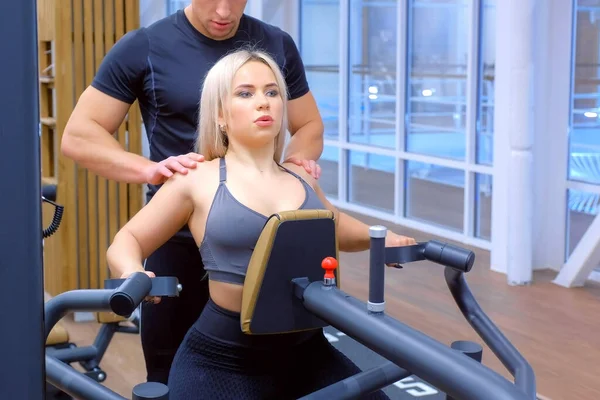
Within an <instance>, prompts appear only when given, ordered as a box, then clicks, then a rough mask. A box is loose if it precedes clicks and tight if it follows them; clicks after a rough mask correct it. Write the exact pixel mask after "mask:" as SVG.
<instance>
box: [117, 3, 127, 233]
mask: <svg viewBox="0 0 600 400" xmlns="http://www.w3.org/2000/svg"><path fill="white" fill-rule="evenodd" d="M123 1H124V0H115V35H116V40H117V41H118V40H119V39H120V38H121V37H122V36H123V35H124V34H125V32H126V31H125V4H124V3H123ZM117 140H118V141H119V143H120V144H121V146H122V147H123V148H124V149H127V131H126V124H125V123H123V124H121V126H119V130H118V132H117ZM128 188H129V185H128V184H126V183H123V182H120V183H119V185H118V188H117V192H118V198H119V203H118V224H119V227H121V226H123V225H125V224H126V223H127V221H128V219H129V218H128V217H129V213H128V211H127V210H128V208H129V205H128V203H129V193H128V192H129V189H128Z"/></svg>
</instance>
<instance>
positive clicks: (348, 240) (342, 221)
mask: <svg viewBox="0 0 600 400" xmlns="http://www.w3.org/2000/svg"><path fill="white" fill-rule="evenodd" d="M285 167H286V168H289V169H290V170H293V171H294V172H296V173H297V174H299V175H300V176H301V177H302V178H303V179H304V180H306V181H307V182H308V184H309V185H311V186H312V188H313V189H314V191H315V192H316V194H317V196H318V197H319V199H320V200H321V201H322V202H323V204H324V205H325V207H326V208H327V209H328V210H331V211H332V212H333V213H334V215H335V220H336V223H337V235H338V244H339V248H340V250H341V251H344V252H356V251H364V250H368V249H369V247H370V246H371V236H370V235H369V225H367V224H365V223H364V222H361V221H359V220H358V219H356V218H354V217H351V216H350V215H348V214H346V213H343V212H341V211H340V210H338V209H337V208H336V207H335V206H334V205H333V204H331V203H330V202H329V200H327V197H326V196H325V193H323V190H321V187H320V186H319V184H318V182H317V181H316V179H314V178H313V177H312V176H311V175H309V174H308V173H307V172H306V171H305V170H304V168H302V167H298V166H297V165H295V164H286V165H285ZM385 244H386V246H408V245H412V244H416V241H415V239H413V238H411V237H407V236H402V235H398V234H396V233H394V232H392V231H389V230H388V234H387V236H386V238H385Z"/></svg>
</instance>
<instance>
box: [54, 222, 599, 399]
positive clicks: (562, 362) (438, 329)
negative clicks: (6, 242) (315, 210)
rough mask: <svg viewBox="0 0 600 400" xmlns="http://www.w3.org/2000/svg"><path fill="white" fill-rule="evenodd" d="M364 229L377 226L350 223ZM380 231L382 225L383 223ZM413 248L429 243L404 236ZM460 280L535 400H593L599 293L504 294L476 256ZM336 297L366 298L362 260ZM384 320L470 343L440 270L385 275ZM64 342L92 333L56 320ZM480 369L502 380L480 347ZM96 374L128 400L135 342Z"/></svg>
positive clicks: (119, 346) (350, 260) (543, 280)
mask: <svg viewBox="0 0 600 400" xmlns="http://www.w3.org/2000/svg"><path fill="white" fill-rule="evenodd" d="M357 217H359V218H360V219H362V220H363V221H365V222H367V223H368V224H375V223H382V221H377V220H375V219H372V218H367V217H364V216H358V215H357ZM384 224H386V223H384ZM387 225H388V227H389V228H391V229H395V230H397V231H400V232H407V233H408V234H409V235H411V236H413V237H415V238H417V239H418V240H430V239H434V238H433V237H430V236H425V235H424V234H422V233H419V232H414V231H410V230H406V229H405V228H400V227H393V226H390V225H389V224H387ZM474 250H475V251H476V255H477V259H476V263H475V266H474V268H473V270H472V271H471V272H470V273H469V274H468V277H467V280H468V282H469V285H470V287H471V290H472V291H473V293H474V294H475V296H476V298H477V299H478V301H479V303H480V305H481V306H482V308H483V309H484V311H485V312H486V313H487V314H488V315H489V316H490V317H491V318H492V319H493V321H494V322H495V323H496V324H497V325H498V327H499V328H500V329H501V330H502V331H503V332H504V333H505V335H506V336H507V337H508V339H509V340H510V341H512V343H513V344H514V345H515V346H516V347H517V348H518V349H519V351H521V352H522V354H523V355H524V356H525V357H526V358H527V359H528V360H529V362H530V363H531V364H532V366H533V368H534V370H535V373H536V375H537V388H538V393H540V394H541V395H543V396H545V397H546V398H550V399H552V400H588V399H589V400H597V399H600V285H597V284H591V283H590V284H589V285H587V286H586V287H584V288H577V289H566V288H563V287H560V286H557V285H554V284H552V283H551V282H550V281H551V279H552V278H553V277H554V275H555V273H553V272H547V271H544V272H537V273H536V274H535V282H534V283H533V285H531V286H528V287H511V286H508V285H507V284H506V282H505V276H504V275H502V274H498V273H495V272H492V271H490V270H489V254H488V253H487V252H485V251H481V250H477V249H474ZM340 267H341V268H343V271H344V272H343V276H342V289H343V290H344V291H346V292H348V293H349V294H351V295H353V296H356V297H357V298H359V299H361V300H366V299H367V294H368V285H367V282H368V252H362V253H356V254H344V255H342V256H341V260H340ZM386 302H387V308H386V310H387V312H388V314H390V315H391V316H393V317H395V318H397V319H399V320H401V321H403V322H404V323H406V324H408V325H410V326H412V327H413V328H415V329H418V330H421V331H423V332H425V333H426V334H428V335H430V336H432V337H433V338H435V339H437V340H439V341H441V342H442V343H445V344H450V343H451V342H452V341H454V340H475V341H479V342H480V343H481V341H480V340H479V339H478V337H477V336H476V334H475V333H474V331H473V330H472V329H471V328H470V327H469V325H468V324H467V322H466V321H465V320H464V318H463V317H462V315H461V314H460V312H459V310H458V309H457V307H456V305H455V303H454V301H453V299H452V297H451V296H450V294H449V292H448V289H447V287H446V285H445V281H444V278H443V269H442V267H441V266H438V265H435V264H432V263H429V262H424V261H423V262H419V263H415V264H412V265H411V264H409V265H407V266H406V268H405V269H402V270H396V269H390V270H388V271H387V273H386ZM63 321H64V323H65V325H66V326H67V327H68V329H69V332H70V335H71V339H72V341H74V342H75V343H77V344H79V345H86V344H90V343H91V342H92V340H93V338H94V336H95V334H96V332H97V329H98V327H97V325H96V324H93V323H75V322H73V321H72V320H70V319H69V318H68V317H67V318H65V320H63ZM483 363H484V364H486V365H488V366H490V367H491V368H493V369H495V370H497V371H499V372H500V373H502V374H503V375H505V376H507V377H509V376H510V375H508V373H507V372H506V370H505V369H504V368H503V366H502V365H501V364H500V363H499V361H498V360H497V359H496V358H495V356H494V355H493V354H492V353H491V352H490V351H489V349H487V348H485V347H484V356H483ZM102 366H103V368H104V369H105V371H106V372H107V373H108V379H107V381H106V382H105V384H106V386H108V387H110V388H112V389H113V390H116V391H117V392H119V393H121V394H122V395H124V396H126V397H130V395H131V388H132V387H133V386H134V385H135V384H136V383H138V382H141V381H143V380H144V377H145V375H144V364H143V358H142V352H141V349H140V342H139V336H137V335H126V334H117V335H115V337H114V339H113V341H112V343H111V345H110V347H109V349H108V351H107V354H106V356H105V359H104V361H103V363H102Z"/></svg>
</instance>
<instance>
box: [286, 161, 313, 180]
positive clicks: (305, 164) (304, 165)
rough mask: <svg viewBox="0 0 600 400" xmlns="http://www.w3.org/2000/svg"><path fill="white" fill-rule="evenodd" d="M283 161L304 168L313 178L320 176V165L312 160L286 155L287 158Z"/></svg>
mask: <svg viewBox="0 0 600 400" xmlns="http://www.w3.org/2000/svg"><path fill="white" fill-rule="evenodd" d="M284 162H286V163H292V164H295V165H297V166H299V167H302V168H304V170H305V171H306V172H307V173H309V174H310V175H311V176H312V177H313V178H315V179H319V178H320V177H321V167H320V166H319V164H317V162H316V161H314V160H302V159H299V158H297V157H288V159H287V160H285V161H284Z"/></svg>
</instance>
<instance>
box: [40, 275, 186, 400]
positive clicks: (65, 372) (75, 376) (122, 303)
mask: <svg viewBox="0 0 600 400" xmlns="http://www.w3.org/2000/svg"><path fill="white" fill-rule="evenodd" d="M107 286H109V287H113V288H112V289H78V290H71V291H68V292H64V293H61V294H59V295H57V296H56V297H53V298H52V299H50V300H49V301H48V302H46V304H45V307H44V312H45V337H46V339H47V338H48V335H49V334H50V332H51V331H52V329H53V328H54V326H55V325H56V324H57V323H58V321H59V320H60V319H61V318H63V317H64V316H65V315H66V314H67V313H71V312H75V311H112V312H114V313H115V314H117V315H119V316H122V317H129V316H131V314H132V313H133V312H134V311H135V310H136V308H137V307H138V306H139V304H140V303H141V302H142V300H143V299H144V298H146V297H147V296H159V297H164V296H168V297H175V296H179V292H180V291H181V290H182V287H181V285H180V284H179V282H178V280H177V279H176V278H172V277H157V278H150V277H149V276H148V275H146V274H145V273H143V272H136V273H134V274H132V275H131V276H129V277H128V278H127V279H111V280H108V281H107ZM86 357H89V358H90V359H94V358H96V357H98V349H97V348H95V347H94V346H89V347H86V348H81V349H78V348H71V349H69V348H67V349H64V350H56V351H54V352H52V351H47V352H46V382H47V383H49V384H51V385H52V386H54V387H55V388H57V389H58V390H60V391H62V392H64V393H66V394H68V395H70V396H73V397H75V398H78V399H98V400H100V399H104V400H115V399H119V400H122V399H126V397H123V396H120V395H118V394H117V393H115V392H113V391H111V390H110V389H108V388H106V387H105V386H103V385H101V384H100V383H98V382H97V381H96V380H94V379H92V378H91V377H89V376H87V374H82V373H80V372H78V371H76V370H75V369H73V368H71V367H70V366H69V365H67V364H66V363H65V362H67V361H68V360H69V359H72V358H78V359H81V358H86ZM132 395H133V399H135V400H146V399H147V400H150V399H153V400H167V399H168V388H167V386H166V385H163V384H160V383H156V382H146V383H141V384H139V385H137V386H135V387H134V388H133V391H132Z"/></svg>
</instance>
